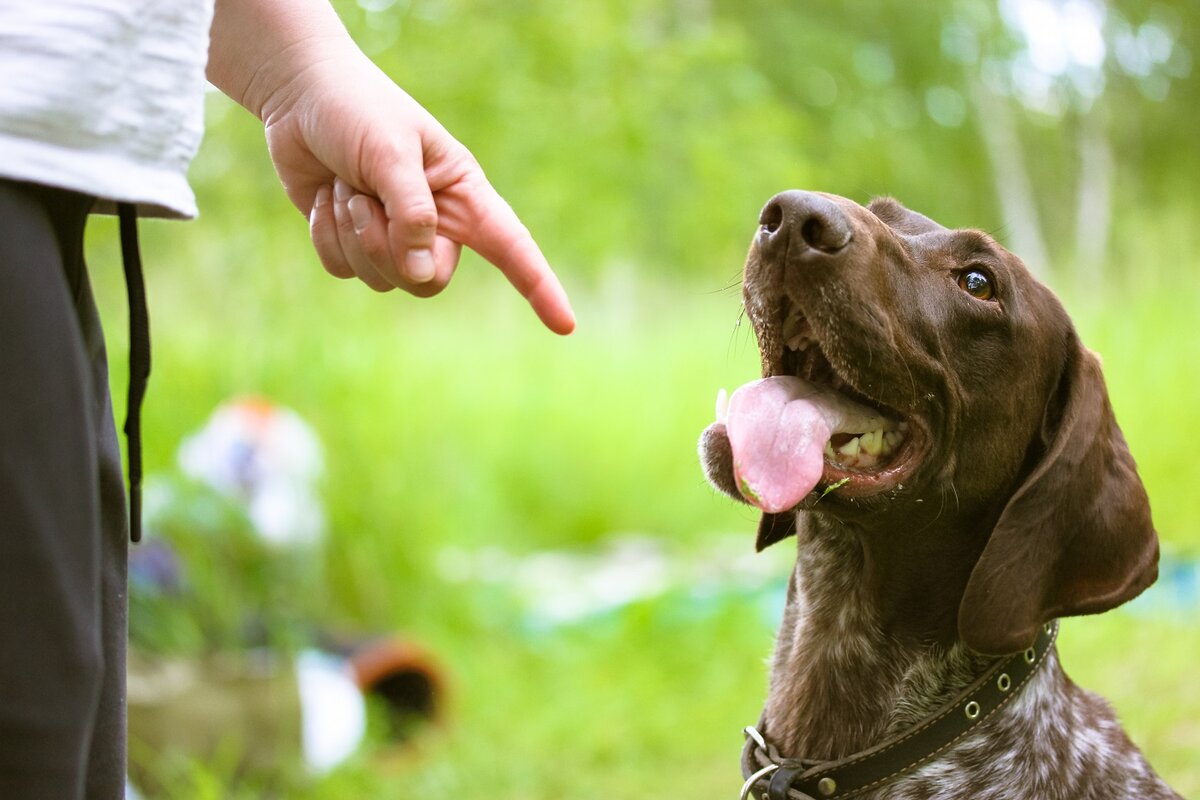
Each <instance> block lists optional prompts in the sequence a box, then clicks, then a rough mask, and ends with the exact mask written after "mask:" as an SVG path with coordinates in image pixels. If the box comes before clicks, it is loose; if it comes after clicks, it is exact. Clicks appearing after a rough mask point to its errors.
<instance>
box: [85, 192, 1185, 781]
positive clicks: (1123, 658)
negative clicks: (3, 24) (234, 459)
mask: <svg viewBox="0 0 1200 800" xmlns="http://www.w3.org/2000/svg"><path fill="white" fill-rule="evenodd" d="M235 213H236V210H230V211H226V212H221V213H218V214H216V215H214V216H215V217H216V219H215V220H207V221H201V222H199V223H195V224H193V225H190V226H178V225H147V226H146V227H145V250H146V261H147V264H148V265H149V275H148V282H149V289H150V293H151V307H152V313H153V323H154V343H155V350H154V359H155V367H154V375H153V377H152V380H151V384H150V393H149V396H148V399H147V406H146V411H145V423H144V431H145V433H144V437H145V442H146V447H147V459H146V460H147V469H148V471H149V472H151V473H155V472H157V473H160V474H170V473H171V472H173V471H174V469H175V467H174V451H175V448H176V447H177V445H178V443H179V441H180V439H181V438H182V437H183V436H184V435H185V434H187V433H189V432H191V431H193V430H194V429H196V428H197V427H198V426H200V425H201V424H202V423H203V421H204V420H205V418H206V417H207V415H208V414H209V413H210V412H211V411H212V409H213V408H214V407H215V406H216V405H217V404H218V403H220V402H221V401H223V400H225V399H227V398H229V397H230V396H236V395H243V394H260V395H264V396H266V397H269V398H271V399H272V400H274V401H276V402H279V403H282V404H285V405H288V406H291V407H293V408H295V409H296V410H297V411H298V412H299V413H300V414H301V415H302V416H303V417H305V418H306V419H307V420H309V421H310V422H311V423H312V424H313V425H314V426H315V427H316V429H317V430H318V432H319V435H320V437H321V439H322V440H323V442H324V444H325V447H326V451H327V467H328V472H327V477H326V479H325V482H324V485H323V487H322V492H323V496H324V498H325V502H326V505H327V508H328V512H329V520H330V530H329V537H328V543H327V546H326V548H325V552H324V554H323V562H324V563H323V571H324V576H325V579H324V581H323V583H322V585H321V586H320V587H319V588H318V589H317V590H316V591H315V592H314V593H313V595H310V596H306V597H304V598H303V599H298V600H297V602H298V603H306V604H310V606H311V607H318V608H320V609H322V610H321V615H322V617H323V621H324V622H326V623H329V624H340V625H344V626H349V627H355V628H359V629H363V630H395V631H401V632H404V633H406V634H408V635H410V636H412V637H413V638H414V639H417V640H419V641H421V642H423V643H425V644H426V645H427V646H428V647H429V648H431V649H432V650H433V652H434V653H436V654H437V656H438V658H439V659H440V660H441V661H442V663H443V664H444V665H445V667H446V669H447V671H448V673H449V674H450V676H451V695H450V697H451V709H450V713H449V715H448V718H447V720H446V722H445V724H444V726H443V727H441V728H440V729H438V730H434V731H430V732H428V733H427V734H426V735H424V736H422V737H421V738H420V739H419V741H418V742H417V744H416V746H415V747H413V748H411V749H409V750H406V751H404V752H391V751H386V750H382V749H379V748H378V747H377V748H375V749H374V750H373V751H371V752H367V753H364V754H363V755H362V756H360V757H358V758H356V759H355V760H354V761H353V762H351V763H350V764H348V765H346V766H344V767H343V768H341V769H339V770H338V771H336V772H335V773H334V774H332V775H330V776H327V777H325V778H323V779H321V780H316V781H312V782H311V783H309V784H308V787H309V788H307V789H305V790H303V791H301V792H299V794H298V795H296V796H304V797H311V798H342V797H379V798H410V797H411V798H417V797H428V796H450V797H455V798H456V799H457V800H471V799H472V798H476V797H478V798H484V797H486V798H489V799H490V798H495V797H522V798H529V799H530V800H536V799H537V798H564V797H566V798H611V797H632V796H643V795H646V794H649V793H663V792H670V793H672V794H679V795H681V796H693V797H713V798H718V797H729V796H732V795H733V793H734V792H735V791H736V789H737V787H738V785H739V781H738V778H737V766H736V764H737V753H738V747H739V746H740V736H739V731H740V728H741V726H742V725H745V724H748V723H750V722H753V721H754V720H755V719H756V717H757V714H758V712H759V709H760V704H761V702H762V699H763V696H764V693H765V686H766V669H765V666H764V658H765V657H766V655H767V654H768V653H769V650H770V643H771V633H772V631H771V624H770V622H769V620H766V619H764V618H763V616H762V614H761V611H760V610H759V606H758V604H757V601H755V600H753V599H749V598H744V597H739V596H737V595H736V593H735V594H732V595H731V596H730V597H729V598H728V599H727V600H726V601H725V602H724V603H721V604H717V605H716V606H714V607H711V608H708V609H707V610H705V611H704V612H703V613H701V612H697V613H685V612H684V611H681V609H686V608H687V604H686V603H683V602H682V601H681V600H680V599H679V598H678V597H676V598H666V599H663V600H660V601H654V602H648V603H642V604H639V605H635V606H634V607H632V608H630V609H629V610H628V611H627V613H624V614H622V615H619V616H615V617H610V618H607V619H606V620H604V621H602V622H597V623H595V624H589V625H582V626H576V627H566V628H561V629H557V630H554V631H550V632H543V633H541V634H533V633H530V632H529V631H528V629H527V626H526V625H525V624H524V623H525V620H524V619H523V616H522V614H523V612H522V611H521V609H520V608H519V607H517V606H515V605H514V604H512V603H509V602H507V601H505V600H504V599H503V598H498V597H497V595H496V593H495V590H494V589H487V588H486V587H476V586H474V585H473V584H450V583H447V582H446V581H445V580H444V579H443V578H442V577H441V576H440V574H439V572H438V570H437V568H436V564H437V558H438V554H439V552H440V551H441V550H442V549H443V548H444V547H447V546H454V547H458V548H467V549H471V550H474V549H478V548H484V547H488V546H492V545H495V546H499V547H502V548H504V549H505V550H508V551H511V552H516V553H526V552H532V551H535V550H538V549H542V548H551V547H554V548H581V547H587V546H588V545H590V544H592V543H595V542H598V541H601V540H603V539H605V538H606V537H608V536H611V535H613V534H620V533H641V534H645V535H648V536H651V537H656V538H659V539H661V540H662V541H664V542H667V543H669V545H670V546H671V547H679V548H687V547H691V546H703V545H705V544H706V543H708V542H710V541H711V540H712V539H713V537H715V536H717V535H720V534H725V533H728V532H739V533H742V534H744V535H745V542H746V548H747V549H750V548H751V547H752V546H753V544H752V535H753V530H754V519H753V517H752V515H751V514H749V513H748V512H747V511H745V510H741V509H738V508H736V507H734V506H733V504H731V503H728V502H726V501H724V500H722V499H720V498H718V497H716V496H715V495H714V493H713V492H712V491H711V490H710V489H709V488H708V487H707V486H706V485H705V483H704V481H703V479H702V477H701V474H700V470H699V468H698V466H697V463H696V457H695V455H694V452H695V443H696V438H697V436H698V434H699V432H700V430H701V429H702V428H703V427H704V426H705V425H706V424H707V423H708V422H709V421H710V420H711V417H712V413H713V411H712V409H713V397H714V395H715V392H716V389H717V388H718V387H721V386H726V387H729V388H733V387H735V386H737V385H739V384H741V383H742V382H744V381H745V380H748V379H750V378H752V377H755V375H756V371H757V356H756V354H755V352H754V348H753V346H752V342H751V339H750V336H749V334H748V332H747V331H745V330H738V329H736V328H735V324H734V323H735V319H736V317H737V312H738V304H739V300H738V297H737V294H736V291H730V290H725V291H722V286H723V285H724V284H725V283H726V282H727V281H729V280H731V279H733V278H734V276H735V270H733V269H729V270H726V271H725V272H720V269H722V268H712V269H709V274H711V276H712V277H711V278H709V279H707V280H706V281H701V282H698V283H695V284H691V285H678V286H677V285H668V284H667V283H665V282H664V281H661V280H656V279H655V277H654V270H653V268H652V267H647V268H645V269H643V270H641V271H639V272H638V273H637V274H634V272H633V271H632V270H621V269H613V270H610V272H609V275H608V277H607V278H605V279H604V280H603V281H602V282H600V283H599V284H596V285H588V286H579V285H571V286H570V288H571V289H572V291H573V295H574V298H575V300H576V304H577V310H578V311H579V319H580V328H579V332H578V333H577V334H576V335H575V336H573V337H571V338H569V339H565V340H563V339H558V338H556V337H554V336H553V335H551V334H549V333H547V332H545V331H543V330H541V329H540V328H539V327H538V325H537V324H536V320H535V318H534V317H533V315H532V313H531V312H529V311H528V309H527V308H525V307H524V304H523V303H522V301H521V300H520V299H519V298H517V297H516V296H515V295H514V294H513V293H512V292H511V291H510V290H509V289H508V288H507V287H506V286H505V285H504V284H503V280H502V279H501V278H500V277H499V276H498V275H496V274H493V273H492V272H491V271H490V269H488V268H486V267H484V266H482V265H481V264H480V263H479V262H478V261H475V260H468V261H467V263H465V264H464V266H463V267H462V274H460V276H459V278H458V279H457V280H456V284H455V285H454V286H453V287H452V288H451V289H450V290H449V291H448V292H447V294H446V295H445V296H444V297H439V298H437V299H434V300H432V301H427V302H426V301H415V300H412V299H410V298H408V297H407V296H402V295H399V294H393V295H388V296H383V297H379V296H375V295H374V294H372V293H371V292H369V291H367V290H365V289H364V288H363V287H361V286H359V285H357V284H352V283H341V282H337V281H335V280H333V279H330V278H328V277H327V276H325V275H324V274H323V273H322V272H321V270H320V268H319V266H318V265H317V264H316V263H315V260H314V258H313V257H312V256H311V255H310V254H309V252H308V250H307V247H306V243H305V242H304V239H303V222H302V220H300V219H299V218H297V219H296V220H295V221H294V223H292V224H291V225H290V226H288V225H280V226H276V227H274V228H267V229H265V230H262V231H259V232H258V233H255V232H253V231H252V230H250V229H248V228H247V227H245V226H243V227H237V226H231V225H230V222H229V219H228V217H230V216H232V215H234V214H235ZM223 217H224V219H223ZM94 228H95V230H94V231H93V233H92V244H93V247H92V262H93V265H94V272H95V274H96V281H97V284H98V294H99V297H100V300H101V305H102V309H103V311H104V313H105V316H106V319H107V322H108V329H109V332H110V336H111V342H112V344H111V347H112V350H111V352H110V361H111V363H112V364H113V367H114V369H113V386H114V395H115V396H116V397H117V398H118V407H119V406H120V404H121V402H120V398H122V397H123V395H124V368H123V360H124V353H123V346H124V345H123V335H122V326H123V324H124V322H123V316H122V314H123V311H122V309H123V295H122V287H121V284H120V281H119V276H118V269H117V264H119V260H118V258H117V255H116V248H115V243H114V240H113V236H112V231H111V228H110V227H108V226H106V225H105V224H103V223H101V224H99V225H96V226H94ZM247 253H266V254H268V255H267V256H266V257H264V258H262V259H261V260H260V261H257V262H253V263H252V262H251V261H250V260H249V259H248V258H247V256H246V254H247ZM176 263H178V264H181V265H187V264H197V265H202V268H201V267H194V268H193V267H187V268H182V267H181V268H178V269H176V268H175V266H174V265H175V264H176ZM559 267H560V271H561V272H562V273H563V275H564V277H566V278H567V280H568V283H569V284H573V282H572V281H571V279H570V278H571V269H570V265H559ZM1132 297H1133V300H1132V302H1130V301H1129V298H1128V297H1126V298H1121V300H1122V302H1121V303H1119V304H1118V303H1117V302H1115V300H1104V299H1103V298H1101V299H1099V300H1095V299H1088V300H1086V301H1077V302H1074V303H1071V304H1070V305H1071V306H1072V310H1073V312H1074V313H1075V314H1076V316H1077V319H1078V320H1079V323H1080V327H1081V329H1082V332H1083V336H1084V339H1085V341H1087V342H1088V343H1089V345H1090V346H1092V347H1093V348H1094V349H1097V350H1098V351H1100V352H1101V353H1102V355H1103V356H1104V358H1105V364H1106V372H1107V375H1108V380H1109V384H1110V389H1111V394H1112V398H1113V402H1114V405H1115V407H1116V409H1117V413H1118V418H1119V419H1120V420H1121V423H1122V426H1123V428H1124V430H1125V432H1126V434H1127V436H1128V439H1129V441H1130V443H1131V447H1132V449H1133V451H1134V454H1135V456H1136V457H1137V459H1138V463H1139V465H1140V468H1141V471H1142V474H1143V475H1144V477H1145V480H1146V483H1147V485H1148V487H1149V490H1150V494H1151V498H1152V501H1153V505H1154V510H1155V520H1156V523H1157V525H1158V528H1159V531H1160V534H1161V536H1162V539H1163V544H1164V549H1166V550H1167V551H1169V552H1174V553H1184V554H1190V555H1191V556H1197V555H1200V531H1198V530H1197V525H1196V516H1197V515H1196V511H1197V507H1196V503H1195V499H1194V497H1195V494H1194V487H1195V486H1196V485H1197V483H1198V482H1200V467H1198V466H1197V462H1196V459H1195V457H1194V455H1193V454H1192V453H1191V450H1192V449H1193V448H1192V447H1191V443H1192V442H1195V441H1197V440H1198V439H1200V422H1197V415H1196V414H1195V413H1194V410H1193V404H1194V402H1195V397H1196V388H1197V385H1198V384H1197V381H1196V378H1195V377H1194V370H1193V368H1192V365H1193V364H1195V363H1197V362H1198V361H1200V338H1198V337H1195V336H1181V335H1180V333H1179V320H1180V319H1186V320H1192V319H1195V316H1196V311H1197V310H1200V303H1198V298H1200V292H1198V291H1197V290H1196V289H1195V288H1190V289H1189V290H1188V291H1187V292H1183V293H1181V294H1179V295H1177V296H1173V297H1169V298H1168V297H1167V296H1166V295H1163V294H1157V295H1146V296H1142V295H1137V294H1134V295H1132ZM121 413H122V412H121V411H120V409H119V408H118V415H120V414H121ZM764 557H767V556H764ZM779 570H780V575H781V576H782V575H783V573H784V572H785V571H786V565H785V563H783V562H780V563H779ZM135 624H136V623H135ZM1062 652H1063V660H1064V662H1065V664H1066V666H1067V668H1068V671H1069V672H1071V673H1072V674H1073V675H1074V676H1075V677H1076V678H1077V679H1078V680H1079V682H1080V683H1082V684H1083V685H1085V686H1088V687H1089V688H1093V689H1095V690H1097V691H1099V692H1101V693H1103V694H1105V695H1107V696H1108V697H1110V698H1111V699H1112V701H1113V703H1114V704H1115V706H1116V707H1117V709H1118V711H1119V712H1120V714H1121V716H1122V719H1123V720H1124V722H1125V723H1126V725H1127V726H1128V727H1129V729H1130V731H1131V733H1132V735H1133V736H1134V738H1135V739H1137V740H1138V741H1139V742H1140V743H1141V744H1142V745H1144V747H1145V749H1146V751H1147V753H1148V754H1149V755H1150V757H1151V759H1152V761H1153V762H1154V763H1156V765H1157V766H1158V768H1159V769H1160V771H1161V772H1162V773H1163V774H1164V776H1166V777H1167V778H1168V779H1169V780H1170V781H1171V782H1172V783H1173V784H1174V785H1175V786H1176V787H1177V788H1178V789H1179V790H1180V791H1181V792H1183V793H1184V794H1185V795H1189V794H1191V795H1197V794H1200V767H1198V766H1197V764H1198V763H1200V759H1198V758H1197V755H1196V754H1197V753H1200V726H1197V724H1196V722H1195V721H1196V720H1197V719H1200V692H1198V691H1197V689H1196V683H1195V680H1194V668H1193V663H1192V662H1193V660H1194V654H1195V653H1197V652H1200V629H1198V628H1197V626H1196V625H1195V623H1194V621H1183V620H1175V621H1171V620H1156V621H1149V620H1146V619H1143V618H1141V617H1136V616H1133V615H1132V614H1131V613H1128V612H1117V613H1113V614H1109V615H1105V616H1103V617H1100V618H1095V619H1086V620H1078V621H1071V622H1069V623H1068V624H1067V625H1065V626H1064V634H1063V637H1062ZM168 772H169V774H170V780H169V785H170V786H171V787H172V788H171V790H170V792H169V794H170V795H171V796H178V797H217V796H220V797H232V796H245V797H255V796H260V794H261V791H262V790H261V786H260V784H257V783H255V781H254V780H253V779H248V780H246V781H243V782H241V783H238V784H237V786H234V787H230V786H229V785H228V783H229V780H227V779H226V777H225V776H226V775H227V774H232V773H231V772H230V771H229V767H228V766H217V767H212V768H206V767H205V766H204V765H203V764H202V763H199V762H194V763H189V762H184V764H183V765H182V766H180V765H175V766H173V767H172V768H171V769H170V770H168ZM239 787H240V788H239ZM239 792H240V793H241V794H240V795H239V794H238V793H239Z"/></svg>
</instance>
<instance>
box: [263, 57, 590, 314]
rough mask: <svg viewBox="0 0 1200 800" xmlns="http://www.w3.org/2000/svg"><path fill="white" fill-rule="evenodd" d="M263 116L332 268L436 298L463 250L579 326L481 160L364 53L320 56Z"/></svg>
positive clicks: (379, 286)
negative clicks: (484, 171)
mask: <svg viewBox="0 0 1200 800" xmlns="http://www.w3.org/2000/svg"><path fill="white" fill-rule="evenodd" d="M261 115H262V118H263V120H264V122H265V123H266V135H267V144H268V147H269V148H270V152H271V158H272V160H273V161H274V163H275V169H276V171H277V172H278V174H279V177H280V180H281V181H282V182H283V186H284V189H285V191H286V192H287V195H288V197H289V198H290V199H291V201H292V203H294V204H295V205H296V207H297V208H299V209H300V211H301V212H303V213H305V214H306V215H307V216H308V218H309V225H310V231H311V235H312V241H313V245H314V246H315V248H316V250H317V254H318V255H319V256H320V259H321V263H322V264H324V266H325V269H326V270H328V271H329V272H330V273H331V274H333V275H335V276H337V277H339V278H351V277H358V278H359V279H360V280H362V281H363V282H364V283H366V284H367V285H368V286H370V287H371V288H373V289H376V290H377V291H389V290H391V289H393V288H400V289H404V290H405V291H407V292H409V293H411V294H414V295H417V296H419V297H429V296H431V295H435V294H437V293H438V292H440V291H441V290H442V289H444V288H445V287H446V284H447V283H448V282H449V281H450V278H451V276H452V275H453V274H454V270H455V267H456V266H457V264H458V258H459V253H460V251H461V248H462V246H463V245H466V246H467V247H470V248H471V249H472V250H474V251H476V252H477V253H479V254H480V255H481V256H483V257H484V258H485V259H487V260H488V261H490V262H491V263H492V264H494V265H495V266H496V267H497V268H499V269H500V271H501V272H503V273H504V275H505V276H506V277H507V278H508V280H509V281H510V282H511V283H512V285H513V286H514V287H515V288H516V289H517V291H519V292H520V293H521V294H522V296H524V297H525V298H526V299H527V300H528V301H529V304H530V305H531V306H532V307H533V309H534V311H535V312H536V313H537V315H538V316H539V317H540V318H541V320H542V322H543V323H545V325H546V326H547V327H548V328H550V329H551V330H553V331H554V332H556V333H560V334H567V333H570V332H571V331H572V330H573V329H574V327H575V317H574V314H573V313H572V311H571V306H570V301H569V300H568V299H567V295H566V292H565V291H564V290H563V287H562V285H561V283H559V280H558V278H557V277H556V276H555V274H554V272H553V271H552V270H551V268H550V265H549V264H548V263H547V262H546V259H545V257H544V256H543V255H542V253H541V250H539V249H538V246H537V244H536V243H535V242H534V240H533V237H532V236H531V235H530V233H529V231H528V229H526V228H525V226H524V225H522V224H521V222H520V220H519V219H518V218H517V216H516V214H515V213H514V212H513V210H512V208H511V207H509V205H508V204H507V203H506V202H505V201H504V200H503V198H501V197H500V195H499V194H498V193H497V192H496V190H495V189H494V188H492V185H491V184H490V183H489V182H488V180H487V177H486V176H485V175H484V173H483V170H482V169H481V168H480V166H479V164H478V162H477V161H476V160H475V159H474V157H473V156H472V155H471V153H470V152H469V151H468V150H467V149H466V148H465V147H464V146H463V145H462V144H460V143H459V142H458V141H456V140H455V139H454V137H452V136H451V135H450V134H449V133H448V132H447V131H446V129H445V128H443V127H442V126H441V125H440V124H439V123H438V122H437V120H436V119H434V118H433V116H432V115H430V114H429V112H427V111H426V110H425V109H424V108H422V107H421V106H420V104H418V103H417V102H416V101H415V100H413V99H412V98H411V97H409V95H408V94H406V93H405V92H404V91H403V90H401V89H400V88H399V87H398V86H396V84H395V83H393V82H392V81H391V79H389V78H388V77H387V76H386V75H384V74H383V73H382V72H381V71H380V70H379V69H377V68H376V67H375V66H374V65H373V64H372V63H371V62H370V61H369V60H368V59H367V58H366V57H365V56H364V55H362V53H361V52H359V51H358V50H357V49H356V48H340V49H338V51H337V52H335V53H333V54H330V55H328V56H327V57H324V58H317V59H313V60H312V62H310V63H309V64H308V65H307V66H305V67H304V68H303V69H301V70H299V71H297V72H296V74H294V75H293V76H291V77H290V78H289V79H288V80H286V81H285V82H282V83H281V84H280V86H279V88H278V89H277V90H276V91H275V92H273V93H272V94H271V96H270V97H269V98H267V100H266V101H265V102H264V103H263V105H262V111H261Z"/></svg>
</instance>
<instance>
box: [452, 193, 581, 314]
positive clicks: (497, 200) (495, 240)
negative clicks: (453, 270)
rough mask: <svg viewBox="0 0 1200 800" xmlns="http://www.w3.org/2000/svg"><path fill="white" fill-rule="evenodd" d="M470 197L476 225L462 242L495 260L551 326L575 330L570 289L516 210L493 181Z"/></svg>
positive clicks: (493, 262) (492, 260)
mask: <svg viewBox="0 0 1200 800" xmlns="http://www.w3.org/2000/svg"><path fill="white" fill-rule="evenodd" d="M477 188H478V189H479V191H478V193H473V194H472V199H471V200H469V201H468V203H469V208H470V210H471V211H472V212H473V213H472V214H471V217H472V218H473V219H474V225H471V224H470V223H468V227H467V229H466V230H465V231H464V235H463V239H462V242H463V244H465V245H467V246H468V247H470V248H471V249H472V250H474V251H475V252H477V253H479V255H481V256H483V257H484V258H486V259H487V260H488V261H490V262H491V263H492V264H494V265H495V266H496V267H497V268H498V269H499V270H500V271H501V272H502V273H504V276H505V277H506V278H508V281H509V283H511V284H512V285H513V287H514V288H515V289H516V290H517V291H518V292H520V293H521V296H522V297H524V298H525V299H526V300H527V301H529V305H530V306H532V307H533V310H534V312H535V313H536V314H537V315H538V317H539V318H540V319H541V320H542V322H543V323H544V324H545V326H546V327H547V328H549V329H550V330H552V331H554V332H555V333H558V334H562V335H564V336H565V335H566V334H568V333H571V332H572V331H573V330H575V313H574V311H572V309H571V301H570V300H569V299H568V298H567V292H566V290H565V289H563V286H562V283H561V282H559V280H558V276H557V275H555V274H554V270H553V269H551V268H550V264H549V263H548V262H547V261H546V257H545V256H544V255H542V251H541V249H540V248H539V247H538V246H537V242H535V241H534V240H533V236H532V235H531V234H530V233H529V229H528V228H526V227H525V226H524V225H523V224H522V223H521V221H520V220H519V219H518V218H517V215H516V213H515V212H514V211H513V210H512V208H511V207H510V206H509V205H508V203H506V202H505V201H504V198H502V197H501V196H500V195H499V194H497V192H496V190H495V189H493V188H492V186H491V184H489V183H487V182H484V183H483V184H482V186H480V187H477Z"/></svg>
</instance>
